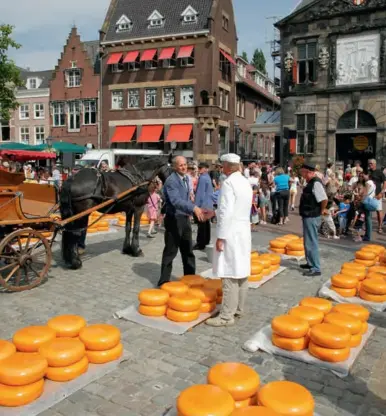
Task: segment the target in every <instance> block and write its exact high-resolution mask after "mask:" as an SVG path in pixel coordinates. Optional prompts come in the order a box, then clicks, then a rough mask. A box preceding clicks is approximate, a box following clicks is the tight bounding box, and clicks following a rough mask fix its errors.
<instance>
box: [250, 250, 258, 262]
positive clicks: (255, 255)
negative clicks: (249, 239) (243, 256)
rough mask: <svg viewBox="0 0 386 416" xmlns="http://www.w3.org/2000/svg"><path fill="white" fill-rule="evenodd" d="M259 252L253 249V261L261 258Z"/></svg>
mask: <svg viewBox="0 0 386 416" xmlns="http://www.w3.org/2000/svg"><path fill="white" fill-rule="evenodd" d="M259 255H260V254H259V253H258V252H257V251H252V252H251V262H253V261H254V260H256V259H258V258H259Z"/></svg>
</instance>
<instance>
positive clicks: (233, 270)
mask: <svg viewBox="0 0 386 416" xmlns="http://www.w3.org/2000/svg"><path fill="white" fill-rule="evenodd" d="M221 162H222V163H223V171H224V173H225V175H227V179H225V181H224V182H223V185H222V187H221V191H220V196H219V203H218V209H217V240H216V246H215V249H214V252H213V274H214V276H216V277H218V278H221V279H222V289H223V301H222V306H221V311H220V314H219V315H218V316H216V317H214V318H211V319H208V320H207V321H206V324H207V325H211V326H216V327H220V326H230V325H234V323H235V317H241V316H242V314H243V311H244V304H245V300H246V297H247V292H248V276H249V275H250V273H251V224H250V214H251V204H252V188H251V186H250V184H249V182H248V180H247V179H246V178H244V177H243V175H242V174H241V172H240V157H239V156H237V155H236V154H233V153H230V154H227V155H224V156H222V157H221Z"/></svg>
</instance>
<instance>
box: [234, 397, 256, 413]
mask: <svg viewBox="0 0 386 416" xmlns="http://www.w3.org/2000/svg"><path fill="white" fill-rule="evenodd" d="M256 403H257V395H256V394H254V395H253V396H252V397H249V398H248V399H245V400H235V408H236V409H242V408H245V407H249V406H255V405H256ZM232 415H233V413H232Z"/></svg>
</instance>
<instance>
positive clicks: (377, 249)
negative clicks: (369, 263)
mask: <svg viewBox="0 0 386 416" xmlns="http://www.w3.org/2000/svg"><path fill="white" fill-rule="evenodd" d="M385 250H386V249H385V247H383V246H380V245H378V244H367V245H366V246H363V247H362V248H361V251H371V252H373V253H375V254H376V256H377V257H376V262H377V263H379V262H380V259H381V257H383V255H384V254H385Z"/></svg>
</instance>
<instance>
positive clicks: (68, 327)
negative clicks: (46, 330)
mask: <svg viewBox="0 0 386 416" xmlns="http://www.w3.org/2000/svg"><path fill="white" fill-rule="evenodd" d="M86 325H87V322H86V320H85V319H84V318H82V317H81V316H79V315H60V316H56V317H55V318H51V319H50V320H49V321H48V322H47V326H49V327H50V328H51V329H53V330H54V331H55V332H56V336H57V337H71V338H72V337H77V336H78V335H79V331H80V330H81V329H82V328H84V327H85V326H86Z"/></svg>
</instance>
